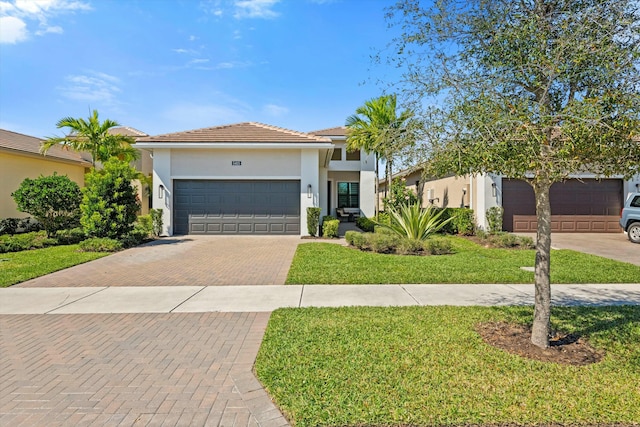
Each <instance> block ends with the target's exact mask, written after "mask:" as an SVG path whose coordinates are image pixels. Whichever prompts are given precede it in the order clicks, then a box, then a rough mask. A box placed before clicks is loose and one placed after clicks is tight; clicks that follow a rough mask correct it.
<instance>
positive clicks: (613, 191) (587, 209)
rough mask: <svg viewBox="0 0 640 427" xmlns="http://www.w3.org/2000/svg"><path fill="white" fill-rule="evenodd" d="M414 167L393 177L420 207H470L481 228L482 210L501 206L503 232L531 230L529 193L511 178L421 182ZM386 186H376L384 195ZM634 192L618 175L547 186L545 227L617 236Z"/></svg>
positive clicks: (637, 182)
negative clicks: (548, 201)
mask: <svg viewBox="0 0 640 427" xmlns="http://www.w3.org/2000/svg"><path fill="white" fill-rule="evenodd" d="M421 174H422V169H421V168H419V167H417V168H414V169H410V170H407V171H404V172H400V173H398V174H396V175H394V177H401V178H405V180H406V181H405V182H406V185H407V186H409V187H411V188H413V189H414V191H416V193H417V194H419V195H421V196H422V197H421V200H422V203H423V206H427V205H428V204H433V205H436V206H440V207H470V208H471V209H473V210H474V212H475V216H476V222H477V224H478V225H479V226H481V227H483V228H485V229H486V228H487V225H488V224H487V222H486V211H487V209H489V208H491V207H492V206H502V207H503V208H504V215H503V229H504V230H505V231H512V232H535V231H536V207H535V199H534V194H533V189H532V188H531V186H530V185H529V184H527V183H526V182H524V181H521V180H517V179H508V178H503V177H501V176H495V175H491V174H485V175H478V176H475V177H473V176H471V177H456V176H450V177H446V178H442V179H434V180H423V179H422V176H421ZM385 187H386V183H385V182H383V183H381V185H380V193H384V189H385ZM638 188H640V176H636V177H634V178H633V179H631V180H629V181H625V180H623V179H622V178H620V177H613V178H607V179H601V180H597V179H595V176H594V175H590V174H578V175H574V176H572V178H571V179H568V180H566V181H564V182H558V183H555V184H553V186H552V187H551V192H550V198H551V229H552V231H554V232H568V233H571V232H589V233H599V232H602V233H619V232H620V231H621V229H620V226H619V224H618V220H619V219H620V210H621V209H622V206H623V204H624V200H625V198H626V197H627V195H628V194H629V192H632V191H638Z"/></svg>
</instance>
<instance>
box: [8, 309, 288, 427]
mask: <svg viewBox="0 0 640 427" xmlns="http://www.w3.org/2000/svg"><path fill="white" fill-rule="evenodd" d="M268 319H269V313H171V314H91V315H88V314H82V315H77V314H76V315H73V314H68V315H3V316H0V338H1V339H0V354H2V358H3V364H2V369H1V370H0V425H3V426H47V427H50V426H72V425H73V426H76V425H87V426H107V425H108V426H134V425H136V426H137V425H141V426H145V425H149V426H160V425H162V426H165V425H166V426H205V425H206V426H247V427H248V426H274V427H278V426H286V425H288V423H287V421H286V419H285V418H284V417H283V416H282V414H281V413H280V412H279V411H278V410H277V408H276V407H275V406H274V405H273V403H272V402H271V400H270V399H269V396H268V395H267V393H266V392H265V391H264V390H263V389H262V387H261V385H260V383H259V382H258V380H257V379H256V378H255V377H254V375H253V373H252V371H251V370H252V366H253V362H254V360H255V357H256V354H257V352H258V348H259V346H260V341H261V339H262V336H263V334H264V330H265V328H266V325H267V321H268Z"/></svg>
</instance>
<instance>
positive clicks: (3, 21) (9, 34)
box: [0, 16, 28, 44]
mask: <svg viewBox="0 0 640 427" xmlns="http://www.w3.org/2000/svg"><path fill="white" fill-rule="evenodd" d="M27 37H28V33H27V24H25V23H24V21H23V20H22V19H20V18H16V17H14V16H2V17H0V43H7V44H15V43H18V42H21V41H24V40H26V39H27Z"/></svg>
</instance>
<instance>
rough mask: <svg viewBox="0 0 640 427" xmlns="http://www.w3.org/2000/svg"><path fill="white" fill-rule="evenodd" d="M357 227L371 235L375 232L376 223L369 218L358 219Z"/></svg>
mask: <svg viewBox="0 0 640 427" xmlns="http://www.w3.org/2000/svg"><path fill="white" fill-rule="evenodd" d="M356 226H357V227H358V228H359V229H360V230H362V231H366V232H368V233H371V232H373V231H374V228H375V226H376V223H375V222H374V221H372V220H370V219H369V218H367V217H366V216H361V217H359V218H358V219H356Z"/></svg>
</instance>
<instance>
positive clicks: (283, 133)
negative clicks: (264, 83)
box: [136, 122, 331, 143]
mask: <svg viewBox="0 0 640 427" xmlns="http://www.w3.org/2000/svg"><path fill="white" fill-rule="evenodd" d="M136 142H168V143H169V142H196V143H197V142H203V143H205V142H221V143H222V142H226V143H229V142H231V143H233V142H238V143H243V142H245V143H252V142H253V143H312V142H331V141H330V140H329V139H327V138H323V137H321V136H316V135H311V134H308V133H304V132H296V131H294V130H289V129H284V128H280V127H277V126H271V125H265V124H263V123H256V122H245V123H235V124H229V125H222V126H214V127H210V128H203V129H194V130H188V131H184V132H175V133H167V134H164V135H156V136H147V137H141V138H137V139H136Z"/></svg>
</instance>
